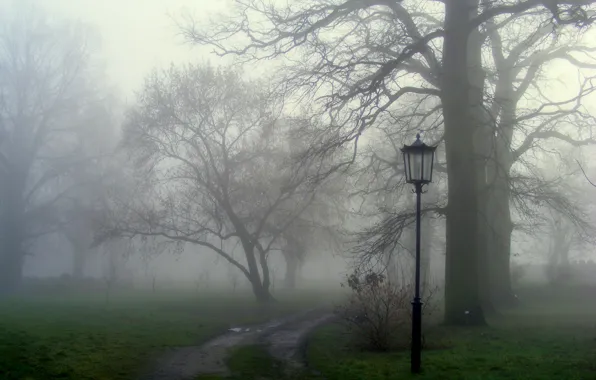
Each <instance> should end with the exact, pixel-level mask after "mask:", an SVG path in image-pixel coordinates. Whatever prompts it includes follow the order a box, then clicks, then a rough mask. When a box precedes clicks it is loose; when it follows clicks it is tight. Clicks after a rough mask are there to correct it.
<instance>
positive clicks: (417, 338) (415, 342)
mask: <svg viewBox="0 0 596 380" xmlns="http://www.w3.org/2000/svg"><path fill="white" fill-rule="evenodd" d="M411 350H412V351H411V362H410V365H411V367H410V370H411V372H412V373H420V362H421V355H422V302H420V298H419V297H416V298H414V300H413V301H412V346H411Z"/></svg>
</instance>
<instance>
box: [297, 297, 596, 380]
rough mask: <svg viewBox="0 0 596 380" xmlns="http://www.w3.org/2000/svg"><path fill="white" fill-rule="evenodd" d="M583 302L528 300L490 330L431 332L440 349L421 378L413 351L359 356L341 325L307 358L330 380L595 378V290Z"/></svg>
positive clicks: (321, 336) (324, 334)
mask: <svg viewBox="0 0 596 380" xmlns="http://www.w3.org/2000/svg"><path fill="white" fill-rule="evenodd" d="M568 291H571V292H573V290H568ZM571 294H573V293H571ZM584 296H585V297H582V296H581V295H580V296H577V295H575V296H573V297H567V295H566V294H564V293H562V292H558V293H550V294H547V295H545V296H544V297H542V296H541V297H536V298H532V297H530V298H524V304H525V305H524V306H522V307H520V308H518V309H517V310H516V311H513V312H509V313H507V314H505V315H504V317H503V318H500V319H495V320H491V321H490V327H486V328H447V327H436V328H435V329H434V330H431V331H428V332H427V342H428V343H429V344H431V345H433V346H434V347H435V349H432V348H431V349H428V350H425V351H424V352H423V358H422V361H423V363H422V368H423V373H421V374H420V375H417V376H413V375H411V374H410V373H409V372H410V371H409V364H410V355H409V352H407V351H406V352H403V351H402V352H388V353H370V352H361V351H357V350H355V349H354V348H352V347H350V345H349V344H348V341H349V339H348V337H347V335H346V332H345V330H344V328H343V327H342V326H340V325H331V326H327V327H324V328H321V329H320V330H318V331H317V332H316V333H315V334H314V336H313V337H312V340H311V342H310V344H309V349H308V358H309V362H310V365H311V366H312V367H314V368H316V369H317V370H318V371H320V372H321V374H322V375H323V376H324V378H326V379H328V380H334V379H342V380H356V379H367V380H381V379H414V378H415V379H421V380H422V379H424V380H427V379H445V380H448V379H454V380H455V379H457V380H477V379H478V380H480V379H482V380H509V379H520V380H522V379H523V380H530V379H532V380H535V379H536V380H537V379H544V380H550V379H552V380H555V379H565V380H589V379H596V302H595V298H596V297H595V296H596V291H594V290H593V293H592V295H591V297H588V296H587V294H584Z"/></svg>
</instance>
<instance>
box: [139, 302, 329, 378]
mask: <svg viewBox="0 0 596 380" xmlns="http://www.w3.org/2000/svg"><path fill="white" fill-rule="evenodd" d="M332 315H333V314H332V313H331V312H330V311H328V310H322V309H312V310H308V311H305V312H302V313H298V314H294V315H292V316H289V317H285V318H280V319H275V320H272V321H269V322H266V323H263V324H259V325H253V326H243V327H239V328H236V329H234V330H235V331H228V332H226V333H224V334H222V335H220V336H218V337H216V338H214V339H211V340H209V341H207V342H206V343H204V344H202V345H199V346H189V347H177V348H173V349H170V350H169V351H168V352H166V353H164V354H163V355H162V356H161V357H158V358H157V360H156V362H155V364H154V365H153V368H152V369H151V370H149V371H147V372H146V373H145V374H143V375H142V376H140V377H139V380H192V379H195V378H196V377H197V376H199V375H204V374H217V375H223V376H225V375H229V374H230V372H229V370H228V368H227V367H226V363H225V360H226V359H227V357H228V353H229V351H230V349H231V348H234V347H240V346H244V345H251V344H266V345H267V346H268V347H269V350H270V352H271V353H272V356H273V357H274V358H276V359H278V360H281V361H283V362H284V363H287V364H288V365H289V366H292V367H299V366H300V364H301V363H302V355H301V352H302V350H301V348H302V344H303V340H304V337H305V336H306V334H307V333H308V332H310V331H311V330H312V329H313V328H314V327H316V326H318V325H320V324H321V323H325V322H326V321H327V320H330V319H331V318H332Z"/></svg>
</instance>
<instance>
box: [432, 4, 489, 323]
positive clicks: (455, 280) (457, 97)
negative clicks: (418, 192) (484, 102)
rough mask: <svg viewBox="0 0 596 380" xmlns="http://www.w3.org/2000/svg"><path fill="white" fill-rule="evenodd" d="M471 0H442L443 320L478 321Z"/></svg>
mask: <svg viewBox="0 0 596 380" xmlns="http://www.w3.org/2000/svg"><path fill="white" fill-rule="evenodd" d="M476 8H477V3H476V1H472V0H468V1H462V0H446V1H445V38H444V44H443V73H442V86H441V87H442V88H441V91H442V93H441V100H442V104H443V115H444V124H445V150H446V159H447V174H448V178H449V182H448V202H449V204H448V211H447V220H446V227H447V228H446V237H447V242H446V262H445V323H446V324H453V325H470V324H472V325H483V324H485V323H486V322H485V319H484V313H483V311H482V307H481V300H480V294H479V287H478V282H479V276H478V269H479V266H478V249H477V247H476V243H477V242H476V241H475V237H476V236H477V235H478V232H477V230H478V227H477V221H478V204H477V202H470V200H471V199H472V200H476V199H478V195H477V182H476V170H475V169H476V168H475V154H474V153H475V152H474V138H473V136H474V132H475V125H474V123H473V122H472V121H471V120H470V107H469V105H470V101H469V95H470V94H469V93H468V91H467V90H466V89H469V88H470V84H469V80H468V72H467V71H468V70H467V64H468V35H469V26H468V21H469V19H470V16H471V12H470V9H476Z"/></svg>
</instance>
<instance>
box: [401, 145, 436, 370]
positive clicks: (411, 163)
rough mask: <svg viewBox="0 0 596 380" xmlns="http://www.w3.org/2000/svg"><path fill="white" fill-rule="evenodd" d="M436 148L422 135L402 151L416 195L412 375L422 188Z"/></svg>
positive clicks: (418, 335) (417, 342) (416, 357)
mask: <svg viewBox="0 0 596 380" xmlns="http://www.w3.org/2000/svg"><path fill="white" fill-rule="evenodd" d="M435 149H436V147H434V146H428V145H426V144H425V143H423V142H422V141H420V133H418V134H417V135H416V141H414V143H413V144H412V145H404V147H403V148H402V149H401V151H402V153H403V155H404V168H405V171H406V182H407V183H411V184H414V191H415V193H416V276H415V294H414V300H413V301H412V347H411V350H412V351H411V362H410V366H411V367H410V368H411V371H412V373H419V372H420V355H421V351H422V302H421V301H420V196H421V194H422V186H423V185H426V184H428V183H430V182H432V178H433V161H434V158H435Z"/></svg>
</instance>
